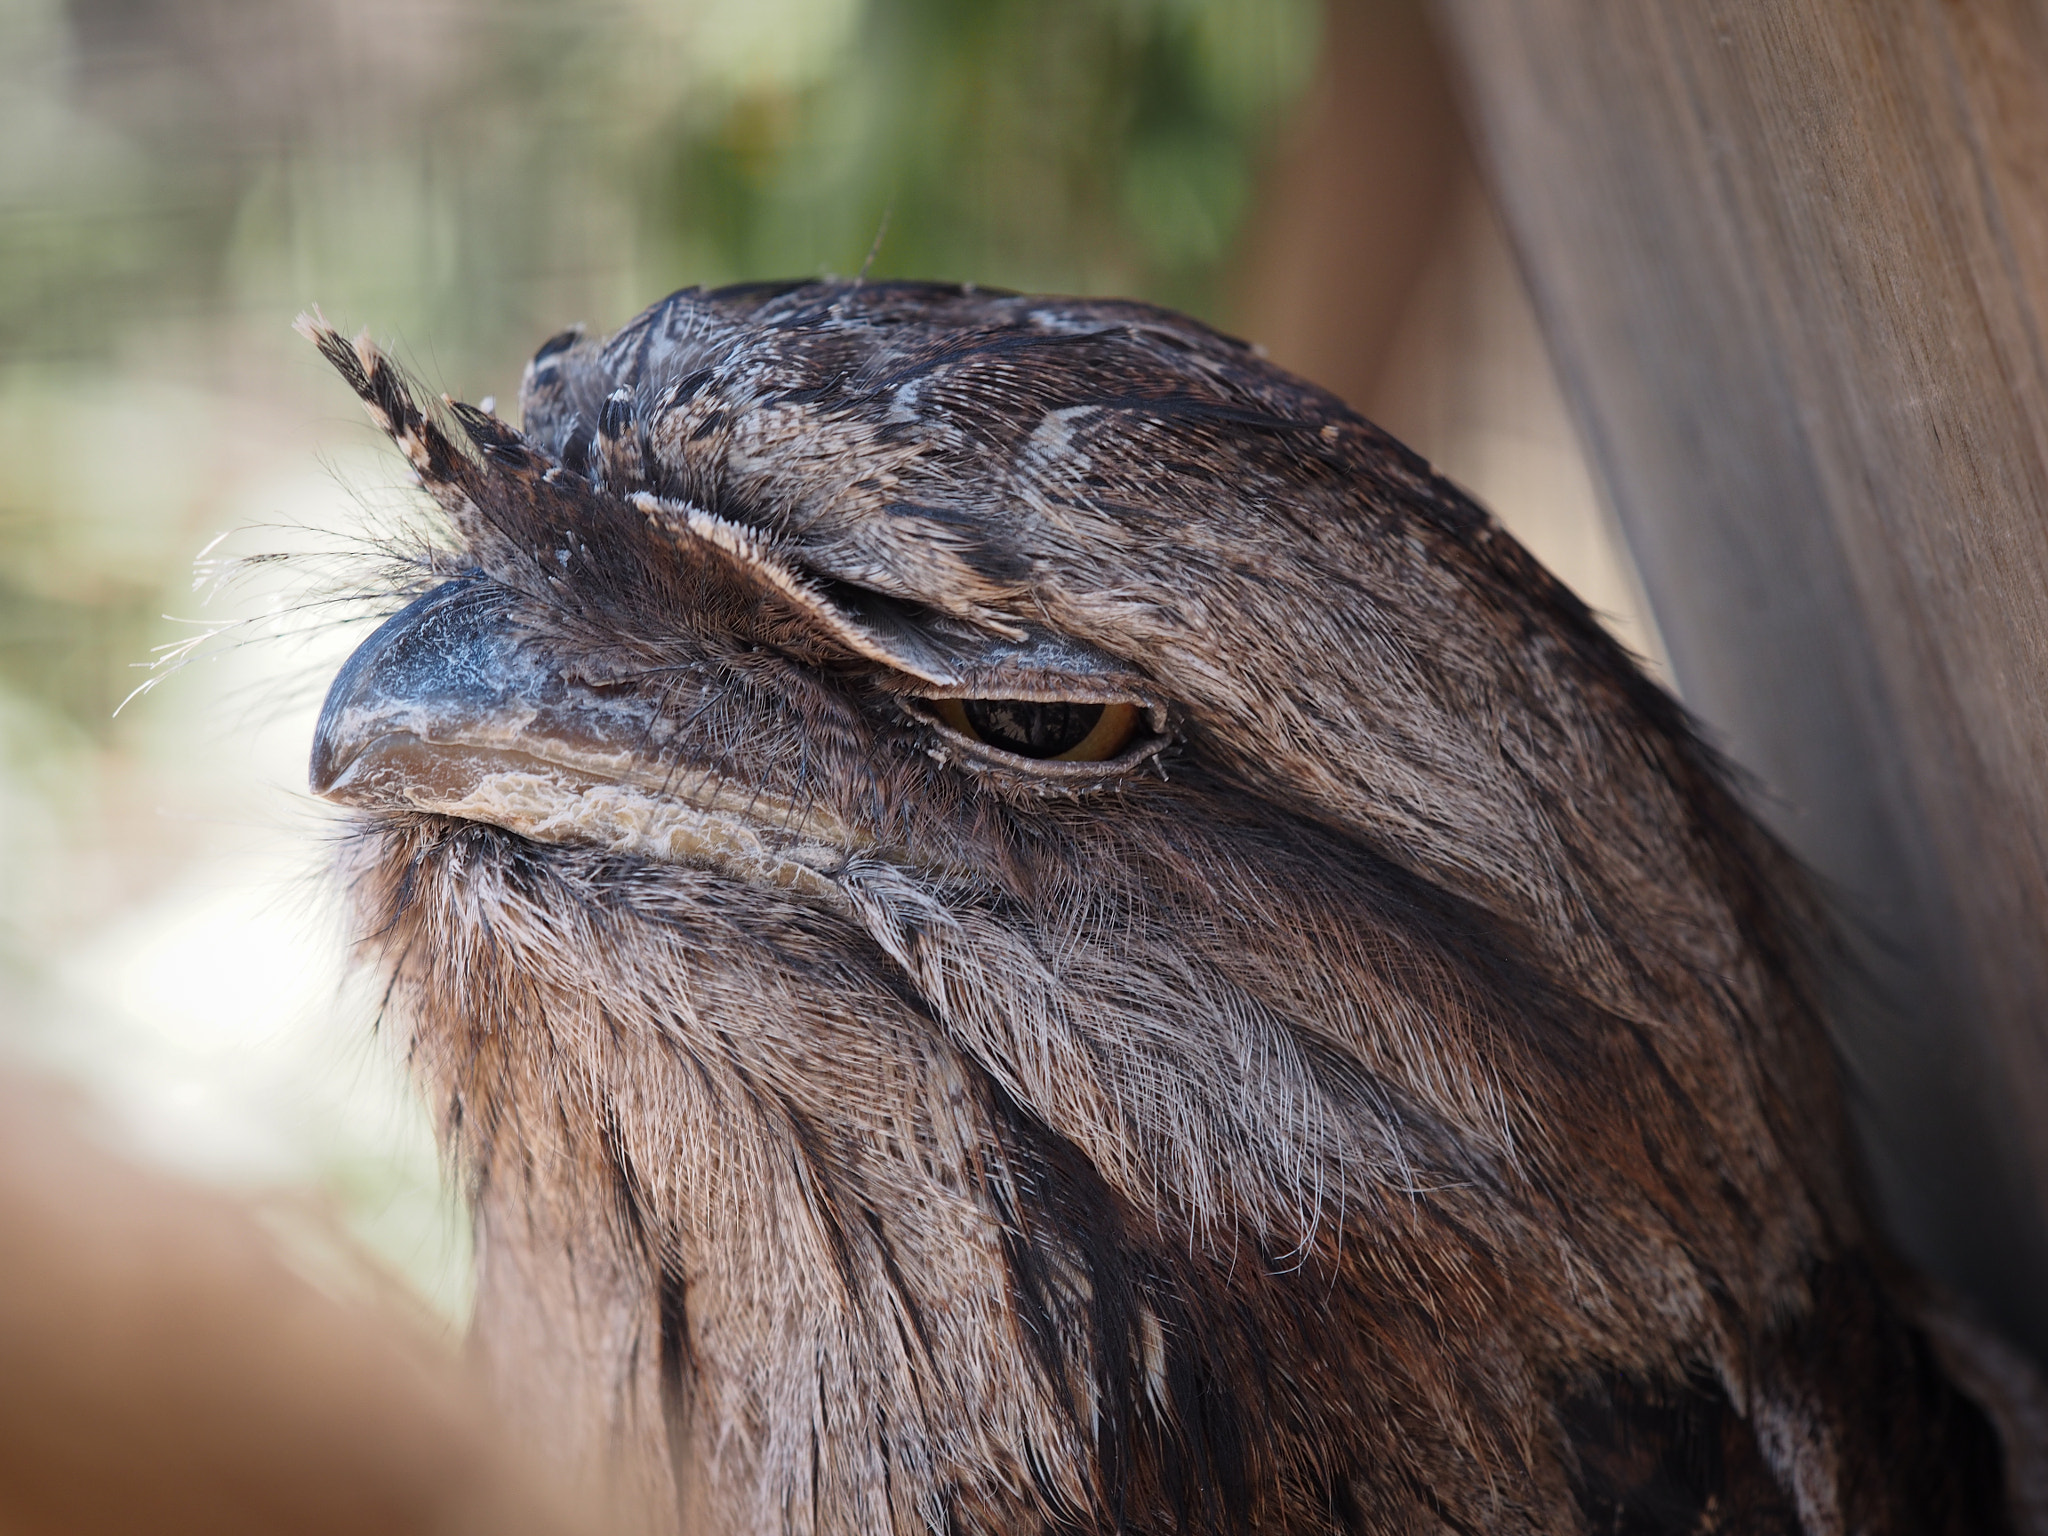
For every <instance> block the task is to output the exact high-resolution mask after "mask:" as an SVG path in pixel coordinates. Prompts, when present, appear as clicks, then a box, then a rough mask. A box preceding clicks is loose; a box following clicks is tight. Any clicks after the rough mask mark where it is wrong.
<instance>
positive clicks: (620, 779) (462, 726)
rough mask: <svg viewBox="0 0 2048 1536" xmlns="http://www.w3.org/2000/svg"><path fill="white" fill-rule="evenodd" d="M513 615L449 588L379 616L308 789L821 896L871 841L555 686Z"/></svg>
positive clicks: (366, 806)
mask: <svg viewBox="0 0 2048 1536" xmlns="http://www.w3.org/2000/svg"><path fill="white" fill-rule="evenodd" d="M509 601H510V599H509V597H508V595H507V594H506V593H505V592H504V590H503V589H502V588H499V587H496V586H494V585H493V584H491V583H489V582H487V581H485V580H484V579H482V578H480V577H459V578H457V579H456V580H453V581H450V582H446V583H444V584H443V585H441V586H439V587H436V588H435V589H434V590H433V591H431V592H429V593H427V594H426V595H425V596H424V597H421V598H418V599H416V600H415V601H413V602H412V603H411V604H409V605H408V606H406V607H405V608H402V609H400V610H399V611H398V612H397V613H395V614H393V615H392V616H391V617H390V618H389V619H386V620H385V621H384V623H383V624H382V625H381V626H380V627H379V628H378V629H377V631H376V632H375V633H374V634H372V635H371V636H370V638H369V639H368V640H366V641H364V642H363V644H362V646H361V647H360V648H359V649H358V650H357V651H356V653H355V654H354V655H353V656H351V657H350V658H349V659H348V662H347V664H346V665H345V666H343V668H342V669H341V672H340V674H339V675H338V676H337V677H336V678H335V680H334V685H333V687H332V688H330V689H329V690H328V694H327V703H326V705H325V707H323V708H322V710H321V711H320V723H319V725H318V726H317V727H316V728H315V731H314V734H313V758H312V763H311V774H310V777H311V780H312V788H313V792H314V793H315V794H317V795H321V796H323V797H325V798H326V799H329V800H333V801H337V802H339V803H340V804H343V805H347V806H351V807H354V808H357V809H363V810H391V811H426V812H432V813H435V814H439V815H446V816H455V817H459V818H461V819H463V820H467V821H480V822H487V823H490V824H491V825H494V826H499V827H503V828H505V829H506V830H508V831H512V832H517V833H519V834H521V835H522V836H525V837H530V838H534V839H536V840H538V841H542V842H575V843H580V844H585V845H592V846H596V847H601V848H606V849H610V850H614V851H620V852H631V853H637V854H641V855H644V856H647V857H651V858H658V859H662V860H666V861H670V862H676V863H688V864H697V865H700V866H705V867H715V868H718V869H720V870H722V871H724V872H726V873H728V874H737V875H740V876H742V877H745V878H749V879H754V880H758V881H765V882H767V883H769V884H773V885H778V886H782V887H785V888H795V889H799V890H803V891H806V892H808V893H811V894H820V895H823V894H830V892H829V891H828V889H827V887H826V885H825V883H824V882H822V880H821V875H822V873H823V872H829V871H831V870H834V869H837V868H838V867H839V866H840V865H842V864H843V863H844V862H845V859H846V856H847V854H848V853H849V852H851V851H854V850H856V849H858V848H860V847H862V846H864V845H865V843H866V842H867V839H865V838H862V837H860V836H859V835H857V834H856V833H854V832H853V831H852V830H851V829H849V828H847V827H845V826H843V825H842V824H840V823H839V821H838V820H837V818H836V817H833V816H831V815H830V814H829V813H828V812H826V811H824V810H823V809H822V808H820V807H817V806H815V805H806V806H802V807H796V806H790V805H785V804H782V803H780V802H778V801H776V800H774V798H773V797H772V796H767V795H764V794H762V793H759V792H758V791H756V790H753V789H750V788H749V787H748V786H744V785H741V786H729V785H727V784H725V783H723V782H722V781H721V780H720V778H719V777H718V776H717V775H716V774H713V773H709V772H705V771H701V770H693V769H690V768H687V767H680V766H677V765H676V764H675V763H674V762H673V761H671V760H668V759H669V758H670V757H671V756H672V754H665V753H664V751H663V748H664V746H666V745H668V744H669V743H670V742H672V741H673V739H674V737H675V731H676V726H675V725H674V723H673V722H672V721H670V720H668V719H666V718H664V717H663V715H662V714H661V712H660V711H659V710H658V709H657V708H656V707H655V705H654V704H653V703H651V702H650V701H648V700H647V699H645V698H642V697H640V696H637V695H635V694H634V693H632V692H631V691H630V690H616V691H614V690H607V691H604V692H599V691H598V690H595V689H592V688H589V687H586V686H584V685H582V684H580V683H576V682H573V681H571V680H569V679H566V678H565V677H564V676H563V675H562V672H561V670H560V669H559V667H557V666H555V665H552V664H551V663H550V662H549V660H548V659H547V658H546V657H545V656H544V655H543V654H542V652H541V651H540V649H539V648H538V647H536V646H534V645H532V644H530V643H527V642H525V641H524V640H522V637H521V636H520V635H519V633H518V631H517V629H516V627H515V626H514V625H513V623H512V621H511V618H510V615H509V613H508V605H509Z"/></svg>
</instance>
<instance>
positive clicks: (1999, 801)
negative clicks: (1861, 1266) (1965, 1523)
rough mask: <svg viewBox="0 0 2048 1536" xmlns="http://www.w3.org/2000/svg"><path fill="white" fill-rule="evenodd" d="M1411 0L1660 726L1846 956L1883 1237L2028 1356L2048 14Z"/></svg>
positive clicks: (2044, 1081)
mask: <svg viewBox="0 0 2048 1536" xmlns="http://www.w3.org/2000/svg"><path fill="white" fill-rule="evenodd" d="M1439 5H1440V10H1439V16H1440V20H1441V21H1442V23H1443V24H1444V28H1445V36H1446V38H1447V40H1449V42H1450V43H1451V46H1452V50H1453V52H1454V53H1455V54H1456V55H1457V56H1458V58H1459V60H1460V63H1461V67H1462V69H1463V71H1464V72H1465V75H1466V78H1467V80H1468V82H1469V87H1470V108H1471V112H1472V116H1473V118H1474V122H1475V127H1476V129H1477V131H1478V134H1479V137H1480V139H1481V142H1482V158H1483V159H1484V160H1485V161H1486V163H1487V164H1488V166H1489V168H1490V172H1491V179H1492V182H1493V185H1494V187H1495V189H1496V194H1497V196H1498V198H1499V199H1500V202H1501V205H1502V207H1503V210H1504V212H1505V214H1506V217H1507V220H1508V223H1509V227H1510V230H1511V232H1512V235H1513V237H1514V240H1515V242H1516V245H1517V248H1518V250H1519V252H1520V255H1521V259H1522V262H1523V265H1524V268H1525V271H1526V273H1527V275H1528V277H1529V280H1530V285H1531V288H1532V290H1533V293H1534V296H1535V300H1536V305H1537V309H1538V312H1539V314H1540V315H1541V317H1542V318H1543V321H1544V324H1545V329H1546V332H1547V334H1548V336H1549V338H1550V342H1551V346H1552V350H1553V353H1554V356H1555V358H1556V360H1557V362H1558V365H1559V369H1560V373H1561V375H1562V377H1563V379H1564V382H1565V388H1566V393H1567V395H1568V397H1569V398H1570V399H1571V400H1572V402H1573V406H1574V410H1575V414H1576V415H1577V417H1578V420H1579V423H1580V427H1581V431H1582V433H1583V435H1584V436H1585V438H1586V441H1587V443H1588V446H1589V448H1590V450H1591V453H1592V457H1593V458H1594V460H1595V462H1596V465H1597V468H1598V470H1599V473H1600V475H1601V477H1602V479H1603V480H1604V483H1605V488H1606V492H1607V494H1608V495H1609V497H1610V498H1611V500H1612V502H1613V505H1614V508H1615V510H1616V512H1617V513H1618V515H1619V517H1620V519H1621V522H1622V524H1623V527H1624V528H1625V530H1626V531H1627V534H1628V537H1629V541H1630V544H1631V546H1632V548H1633V550H1634V553H1635V555H1636V558H1637V561H1638V563H1639V565H1640V566H1641V569H1642V573H1643V579H1644V582H1645V585H1646V587H1647V588H1648V591H1649V594H1650V599H1651V603H1652V605H1653V607H1654V609H1655V612H1656V616H1657V620H1658V624H1659V627H1660V628H1661V630H1662V632H1663V635H1664V638H1665V641H1666V644H1667V646H1668V649H1669V652H1670V656H1671V661H1672V664H1673V666H1674V668H1675V670H1676V673H1677V677H1678V680H1679V683H1680V686H1681V688H1682V690H1683V692H1684V695H1685V697H1686V700H1687V702H1688V703H1689V704H1690V705H1692V707H1693V708H1694V709H1695V710H1696V711H1697V712H1698V713H1699V714H1700V715H1702V716H1703V717H1704V718H1705V719H1706V721H1707V722H1708V723H1709V724H1710V726H1711V727H1712V728H1714V729H1715V730H1716V731H1717V732H1718V733H1719V734H1720V735H1721V737H1722V738H1723V740H1724V741H1725V743H1726V744H1727V746H1728V747H1729V749H1730V751H1731V752H1732V754H1733V755H1734V756H1735V757H1736V758H1737V759H1738V760H1739V761H1740V762H1742V763H1744V764H1745V765H1747V766H1748V767H1749V768H1750V769H1752V770H1753V771H1754V772H1756V773H1757V774H1758V775H1759V776H1760V778H1761V781H1762V786H1763V788H1764V790H1765V791H1766V792H1767V794H1768V796H1770V797H1771V799H1770V800H1769V802H1768V803H1767V805H1766V811H1767V814H1771V815H1773V816H1774V817H1775V819H1776V822H1777V824H1778V826H1779V827H1780V828H1781V829H1782V831H1783V833H1784V835H1785V836H1786V837H1787V838H1788V839H1789V840H1790V841H1791V842H1792V844H1793V845H1794V846H1795V847H1797V848H1798V849H1799V850H1800V851H1801V852H1802V853H1803V854H1804V855H1805V856H1806V858H1807V859H1808V860H1809V861H1810V862H1811V863H1812V864H1814V865H1815V866H1816V867H1817V868H1818V869H1819V870H1820V871H1821V873H1822V874H1823V876H1825V877H1826V878H1827V879H1828V880H1830V881H1831V882H1833V883H1834V885H1835V886H1836V887H1837V888H1838V890H1839V891H1840V892H1841V894H1842V897H1843V903H1844V906H1845V908H1846V909H1847V910H1848V911H1850V912H1851V913H1852V914H1853V915H1854V918H1855V920H1856V922H1857V923H1858V924H1859V925H1861V927H1860V934H1859V942H1858V944H1857V946H1856V947H1857V949H1858V951H1859V954H1860V957H1861V959H1862V962H1863V964H1864V966H1865V967H1866V969H1867V970H1868V972H1869V973H1870V981H1871V984H1870V985H1868V986H1866V987H1862V988H1860V989H1859V988H1855V987H1853V986H1850V985H1847V984H1845V987H1844V1005H1843V1007H1842V1009H1841V1012H1840V1016H1841V1019H1842V1038H1843V1046H1844V1050H1845V1053H1846V1055H1847V1056H1848V1058H1849V1060H1850V1064H1851V1068H1852V1072H1853V1073H1854V1074H1855V1076H1856V1078H1857V1081H1858V1106H1859V1113H1860V1115H1861V1118H1862V1121H1863V1124H1864V1127H1865V1129H1866V1132H1867V1133H1868V1139H1869V1142H1870V1145H1871V1146H1872V1148H1873V1163H1874V1165H1875V1172H1876V1173H1877V1176H1878V1180H1879V1184H1880V1187H1881V1189H1882V1191H1883V1194H1884V1197H1885V1201H1886V1204H1887V1206H1888V1207H1889V1210H1890V1212H1891V1214H1892V1216H1893V1219H1894V1223H1895V1228H1896V1230H1897V1231H1898V1232H1899V1233H1900V1235H1901V1238H1902V1240H1903V1241H1904V1243H1905V1244H1906V1246H1907V1247H1908V1248H1909V1249H1910V1250H1911V1251H1912V1252H1913V1254H1914V1255H1915V1257H1917V1258H1918V1259H1919V1260H1920V1261H1921V1262H1922V1263H1923V1264H1924V1265H1926V1266H1928V1267H1930V1268H1932V1269H1934V1270H1935V1271H1936V1272H1937V1273H1940V1274H1943V1275H1945V1276H1947V1277H1948V1278H1950V1279H1951V1280H1952V1281H1954V1282H1955V1283H1957V1284H1958V1285H1960V1286H1962V1287H1963V1288H1965V1289H1967V1290H1969V1291H1971V1292H1973V1293H1974V1294H1975V1295H1976V1296H1977V1297H1978V1298H1979V1299H1980V1300H1981V1302H1982V1303H1983V1304H1984V1305H1985V1306H1986V1307H1987V1308H1988V1309H1989V1310H1990V1312H1991V1313H1992V1315H1993V1316H1994V1317H1995V1319H1996V1320H1997V1321H1999V1322H2000V1323H2002V1324H2003V1325H2004V1326H2005V1327H2006V1328H2007V1329H2008V1331H2010V1332H2012V1333H2013V1334H2014V1335H2015V1336H2017V1337H2019V1338H2021V1339H2023V1340H2024V1341H2026V1342H2027V1343H2029V1344H2030V1345H2032V1346H2033V1348H2034V1349H2035V1350H2036V1351H2037V1352H2039V1353H2044V1354H2048V1304H2044V1299H2048V1241H2044V1236H2043V1234H2044V1231H2048V331H2044V326H2043V321H2044V317H2048V12H2044V9H2043V8H2042V7H2041V6H2039V5H2037V4H2029V3H2024V0H1951V3H1940V0H1781V3H1777V4H1771V5H1757V4H1754V3H1753V0H1633V3H1631V4H1627V5H1613V4H1604V3H1596V0H1439Z"/></svg>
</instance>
